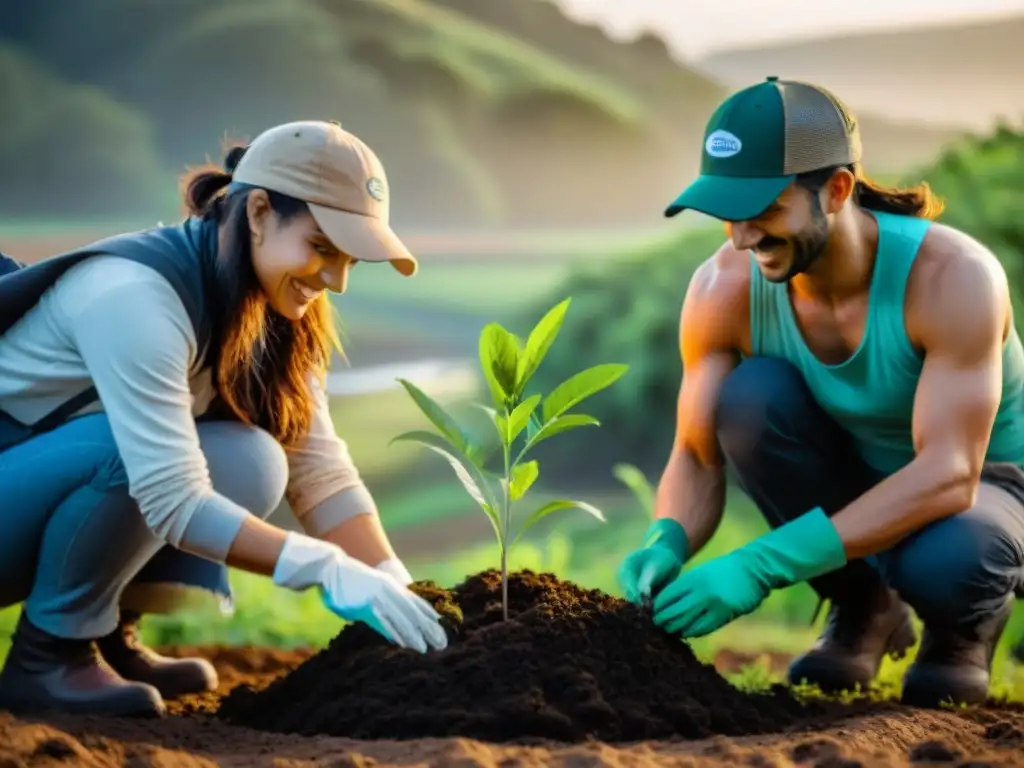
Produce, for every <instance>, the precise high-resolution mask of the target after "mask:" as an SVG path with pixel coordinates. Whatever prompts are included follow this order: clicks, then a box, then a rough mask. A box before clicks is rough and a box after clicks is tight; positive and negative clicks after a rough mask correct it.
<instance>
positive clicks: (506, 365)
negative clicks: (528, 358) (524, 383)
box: [480, 323, 519, 409]
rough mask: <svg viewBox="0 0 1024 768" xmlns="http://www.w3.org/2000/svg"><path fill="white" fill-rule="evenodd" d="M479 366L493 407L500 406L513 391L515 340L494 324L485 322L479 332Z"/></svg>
mask: <svg viewBox="0 0 1024 768" xmlns="http://www.w3.org/2000/svg"><path fill="white" fill-rule="evenodd" d="M480 366H481V368H482V369H483V372H484V378H486V379H487V385H488V387H490V390H491V397H492V398H494V404H495V406H497V407H498V408H499V409H504V408H505V406H506V405H507V404H508V402H509V399H510V398H512V397H514V396H515V393H516V370H517V369H518V366H519V340H518V339H517V338H516V337H515V336H513V335H512V334H511V333H509V332H508V331H507V330H505V329H504V328H502V327H501V326H500V325H498V324H497V323H488V324H487V325H486V326H484V329H483V330H482V331H481V332H480Z"/></svg>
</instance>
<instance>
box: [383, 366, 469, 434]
mask: <svg viewBox="0 0 1024 768" xmlns="http://www.w3.org/2000/svg"><path fill="white" fill-rule="evenodd" d="M396 381H398V383H399V384H401V385H402V386H403V387H405V390H406V392H408V393H409V395H410V396H411V397H412V399H413V401H414V402H415V403H416V405H418V406H419V409H420V410H421V411H423V414H424V415H425V416H426V417H427V418H428V419H430V421H431V423H433V425H434V426H435V427H437V429H438V431H440V432H441V434H442V435H444V436H445V437H446V438H448V441H449V442H450V443H451V444H452V445H453V446H455V447H456V448H457V449H458V450H459V451H465V450H466V444H467V441H466V435H465V433H464V432H463V431H462V427H460V426H459V423H458V422H457V421H456V420H455V419H454V418H453V417H452V415H451V414H450V413H448V411H446V410H445V409H444V408H442V407H441V405H440V404H438V403H437V402H436V401H435V400H433V398H431V397H430V396H429V395H428V394H427V393H426V392H424V391H423V390H422V389H420V388H419V387H417V386H416V385H415V384H413V383H412V382H411V381H407V380H406V379H396ZM427 434H429V433H427Z"/></svg>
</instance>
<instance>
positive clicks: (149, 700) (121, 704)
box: [0, 613, 165, 717]
mask: <svg viewBox="0 0 1024 768" xmlns="http://www.w3.org/2000/svg"><path fill="white" fill-rule="evenodd" d="M0 709H7V710H10V711H12V712H18V713H25V714H42V713H50V712H66V713H74V714H83V713H94V714H104V715H117V716H142V717H157V716H160V715H162V714H163V713H164V711H165V707H164V702H163V699H162V698H161V697H160V692H159V691H158V690H157V689H156V688H154V687H153V686H151V685H145V684H144V683H133V682H129V681H127V680H124V679H123V678H122V677H120V676H119V675H118V674H117V673H116V672H115V671H114V670H112V669H111V668H110V667H109V666H108V665H107V664H106V663H104V661H103V659H102V658H101V657H100V655H99V653H98V652H97V650H96V645H95V643H94V642H93V641H92V640H68V639H66V638H62V637H56V636H54V635H51V634H49V633H48V632H44V631H43V630H41V629H39V628H38V627H36V626H35V625H33V624H32V623H31V622H29V620H28V619H27V618H26V617H25V614H24V613H22V614H21V618H20V619H19V621H18V626H17V628H16V629H15V631H14V636H13V637H12V638H11V650H10V653H9V654H8V656H7V661H6V663H5V664H4V668H3V671H2V672H0Z"/></svg>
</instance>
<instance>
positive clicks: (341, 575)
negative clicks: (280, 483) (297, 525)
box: [273, 531, 448, 653]
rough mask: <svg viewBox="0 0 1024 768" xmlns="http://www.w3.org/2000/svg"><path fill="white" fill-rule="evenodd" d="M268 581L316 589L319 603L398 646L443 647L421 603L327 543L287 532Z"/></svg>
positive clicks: (434, 616) (435, 620)
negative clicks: (321, 602) (319, 593)
mask: <svg viewBox="0 0 1024 768" xmlns="http://www.w3.org/2000/svg"><path fill="white" fill-rule="evenodd" d="M273 580H274V584H276V585H278V586H281V587H286V588H288V589H294V590H296V591H302V590H304V589H308V588H309V587H314V586H315V587H320V588H321V590H322V597H323V601H324V604H325V605H326V606H327V607H328V608H329V609H330V610H332V611H333V612H334V613H336V614H337V615H338V616H340V617H341V618H343V619H346V620H348V621H361V622H363V623H364V624H367V625H369V626H370V627H372V628H373V629H374V630H376V631H377V632H378V633H380V634H381V635H383V636H384V637H385V638H387V639H388V640H389V641H391V642H392V643H394V644H395V645H400V646H402V647H403V648H414V649H415V650H417V651H419V652H420V653H426V651H427V646H428V645H429V646H431V647H433V648H436V649H438V650H440V649H442V648H445V647H446V646H447V645H448V637H447V635H445V632H444V629H443V628H442V627H441V624H440V623H439V619H440V616H439V615H438V613H437V611H435V610H434V608H433V607H432V606H431V605H430V604H429V603H428V602H427V601H426V600H424V599H423V598H421V597H419V596H418V595H415V594H413V593H412V592H410V591H409V590H408V589H406V588H405V587H404V586H403V585H402V584H400V583H399V582H398V581H396V580H395V578H394V577H393V576H391V575H390V574H388V573H385V572H384V571H379V570H376V569H374V568H371V567H370V566H368V565H366V564H365V563H363V562H360V561H359V560H356V559H355V558H353V557H349V556H348V555H346V554H345V553H344V552H343V551H342V549H341V548H340V547H338V546H335V545H334V544H331V543H330V542H326V541H321V540H320V539H315V538H313V537H311V536H307V535H305V534H302V533H296V532H295V531H290V532H289V533H288V535H287V537H286V538H285V543H284V548H283V549H282V550H281V555H280V557H279V558H278V560H277V566H276V567H275V569H274V576H273Z"/></svg>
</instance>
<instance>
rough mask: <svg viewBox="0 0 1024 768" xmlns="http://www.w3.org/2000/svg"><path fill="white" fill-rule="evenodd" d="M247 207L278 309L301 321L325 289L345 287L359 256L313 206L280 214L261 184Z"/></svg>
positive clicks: (257, 255) (258, 261)
mask: <svg viewBox="0 0 1024 768" xmlns="http://www.w3.org/2000/svg"><path fill="white" fill-rule="evenodd" d="M246 207H247V214H248V217H249V229H250V232H251V233H252V265H253V269H254V271H255V272H256V278H257V280H258V281H259V284H260V287H261V288H262V290H263V292H264V294H266V297H267V301H268V303H269V304H270V307H271V308H272V309H273V310H274V311H275V312H277V313H278V314H280V315H283V316H284V317H286V318H288V319H289V320H293V321H297V320H300V319H302V317H303V315H305V313H306V311H307V310H308V309H309V307H310V306H311V305H312V303H313V302H314V301H315V300H316V299H317V298H319V297H320V295H321V294H322V293H323V292H324V291H325V290H329V291H334V292H335V293H344V292H345V289H346V287H347V286H348V273H349V270H350V269H351V268H352V267H353V266H354V265H355V263H356V260H355V259H353V258H352V257H351V256H349V255H348V254H347V253H344V252H342V251H340V250H338V248H337V247H336V246H335V245H334V244H333V243H332V242H331V241H330V240H329V239H328V238H327V236H326V235H325V234H324V233H323V231H322V230H321V229H320V227H319V225H318V224H317V223H316V219H314V218H313V215H312V214H311V213H309V211H304V212H302V213H300V214H298V215H296V216H292V217H290V218H288V219H281V218H280V217H278V215H277V214H276V213H274V211H273V209H272V208H271V207H270V201H269V199H268V198H267V194H266V192H264V191H263V190H259V189H257V190H253V192H252V193H251V194H250V195H249V200H248V201H247V205H246Z"/></svg>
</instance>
